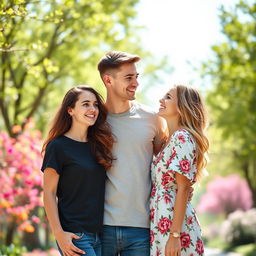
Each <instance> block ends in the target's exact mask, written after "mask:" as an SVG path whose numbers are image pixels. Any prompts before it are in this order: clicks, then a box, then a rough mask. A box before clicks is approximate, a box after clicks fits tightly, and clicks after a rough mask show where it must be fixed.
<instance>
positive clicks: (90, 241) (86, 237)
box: [57, 232, 101, 256]
mask: <svg viewBox="0 0 256 256" xmlns="http://www.w3.org/2000/svg"><path fill="white" fill-rule="evenodd" d="M75 234H76V235H77V236H79V237H80V238H78V239H72V242H73V244H74V245H75V246H76V247H77V248H79V249H81V250H83V251H85V252H86V254H81V255H86V256H101V242H100V239H99V235H98V234H94V233H88V232H85V233H75ZM57 245H58V244H57ZM58 249H59V252H60V254H61V255H62V256H63V253H62V252H61V250H60V247H59V245H58Z"/></svg>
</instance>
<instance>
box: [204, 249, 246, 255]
mask: <svg viewBox="0 0 256 256" xmlns="http://www.w3.org/2000/svg"><path fill="white" fill-rule="evenodd" d="M205 256H243V255H242V254H239V253H235V252H222V251H221V250H219V249H212V248H205Z"/></svg>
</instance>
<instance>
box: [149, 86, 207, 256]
mask: <svg viewBox="0 0 256 256" xmlns="http://www.w3.org/2000/svg"><path fill="white" fill-rule="evenodd" d="M160 103H161V105H160V109H159V113H158V114H159V115H160V116H162V117H163V118H165V120H166V121H167V125H168V130H169V135H170V137H169V139H168V140H167V143H166V144H165V146H164V147H163V149H162V151H161V152H159V153H158V155H156V156H155V157H154V159H153V162H152V166H151V175H152V182H153V187H152V193H151V199H150V211H151V214H150V223H151V230H150V235H151V237H150V243H151V252H150V255H151V256H197V255H199V256H202V255H204V247H203V242H202V237H201V229H200V225H199V223H198V220H197V217H196V214H195V210H194V209H193V207H192V205H191V203H190V202H189V201H188V195H189V191H190V187H191V185H193V184H194V183H195V182H196V181H197V179H198V177H199V176H201V173H202V170H203V168H204V167H205V166H206V163H207V160H206V153H207V150H208V147H209V143H208V139H207V137H206V135H205V133H204V130H205V128H206V123H207V122H206V114H205V110H204V106H203V104H202V100H201V97H200V95H199V94H198V92H197V91H196V90H195V89H192V88H190V87H186V86H182V85H178V86H175V87H174V88H172V89H171V90H170V91H169V92H167V94H166V95H165V96H164V98H163V99H161V100H160Z"/></svg>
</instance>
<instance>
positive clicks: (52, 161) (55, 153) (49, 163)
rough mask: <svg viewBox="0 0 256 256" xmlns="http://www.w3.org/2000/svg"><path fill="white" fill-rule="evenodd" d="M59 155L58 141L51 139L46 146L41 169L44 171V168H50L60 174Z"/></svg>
mask: <svg viewBox="0 0 256 256" xmlns="http://www.w3.org/2000/svg"><path fill="white" fill-rule="evenodd" d="M60 155H61V154H60V149H59V147H58V143H56V141H51V142H50V143H49V144H48V145H47V147H46V150H45V155H44V159H43V164H42V167H41V171H42V172H44V170H45V169H46V168H52V169H54V170H55V171H56V172H57V173H58V174H59V175H61V169H62V160H61V159H62V158H61V157H60Z"/></svg>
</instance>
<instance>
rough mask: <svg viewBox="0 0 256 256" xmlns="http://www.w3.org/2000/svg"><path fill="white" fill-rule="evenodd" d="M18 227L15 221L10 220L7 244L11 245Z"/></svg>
mask: <svg viewBox="0 0 256 256" xmlns="http://www.w3.org/2000/svg"><path fill="white" fill-rule="evenodd" d="M16 227H17V225H16V223H15V221H13V222H10V223H9V224H8V226H7V234H6V238H5V243H6V245H10V244H11V243H12V241H13V236H14V232H15V228H16Z"/></svg>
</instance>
